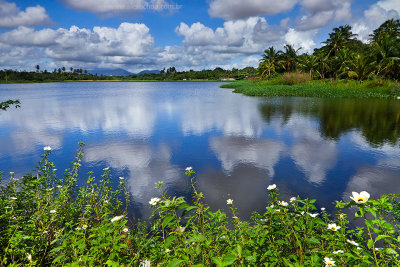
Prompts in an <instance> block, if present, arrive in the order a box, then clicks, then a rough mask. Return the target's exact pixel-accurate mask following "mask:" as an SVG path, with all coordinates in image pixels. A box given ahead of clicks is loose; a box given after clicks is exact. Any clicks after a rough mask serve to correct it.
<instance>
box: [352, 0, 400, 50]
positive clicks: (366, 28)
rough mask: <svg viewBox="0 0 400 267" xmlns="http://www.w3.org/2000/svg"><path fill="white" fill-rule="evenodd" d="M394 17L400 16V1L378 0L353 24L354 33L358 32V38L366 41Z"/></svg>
mask: <svg viewBox="0 0 400 267" xmlns="http://www.w3.org/2000/svg"><path fill="white" fill-rule="evenodd" d="M392 18H394V19H399V18H400V5H399V2H398V1H397V0H383V1H378V2H377V3H375V4H373V5H371V6H370V7H369V8H368V9H367V10H365V11H364V17H362V18H359V19H358V20H356V21H355V22H354V23H353V24H352V27H353V33H355V34H358V39H360V40H361V41H363V42H366V41H367V40H368V39H369V35H370V34H371V33H372V32H373V30H375V29H377V28H378V27H379V26H380V25H381V24H382V23H383V22H385V21H386V20H388V19H392Z"/></svg>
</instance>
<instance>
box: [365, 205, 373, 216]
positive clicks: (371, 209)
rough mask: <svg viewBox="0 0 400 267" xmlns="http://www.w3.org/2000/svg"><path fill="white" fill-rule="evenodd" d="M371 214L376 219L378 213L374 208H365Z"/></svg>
mask: <svg viewBox="0 0 400 267" xmlns="http://www.w3.org/2000/svg"><path fill="white" fill-rule="evenodd" d="M365 208H366V209H367V210H368V211H369V212H371V214H372V216H374V217H375V218H376V211H375V209H374V208H371V207H365Z"/></svg>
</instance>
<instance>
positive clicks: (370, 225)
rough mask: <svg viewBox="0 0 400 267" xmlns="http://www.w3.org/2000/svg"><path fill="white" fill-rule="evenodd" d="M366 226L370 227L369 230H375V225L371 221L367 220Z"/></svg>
mask: <svg viewBox="0 0 400 267" xmlns="http://www.w3.org/2000/svg"><path fill="white" fill-rule="evenodd" d="M365 224H366V225H367V226H368V227H369V228H374V223H373V222H372V221H370V220H365Z"/></svg>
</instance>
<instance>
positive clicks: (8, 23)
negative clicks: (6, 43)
mask: <svg viewBox="0 0 400 267" xmlns="http://www.w3.org/2000/svg"><path fill="white" fill-rule="evenodd" d="M49 24H52V22H51V20H50V18H49V16H48V15H47V13H46V10H45V9H44V8H43V7H41V6H40V5H36V6H34V7H27V8H26V9H25V11H21V10H20V9H19V8H18V7H17V6H16V4H15V3H10V2H7V1H4V0H0V28H3V29H10V28H15V27H18V26H38V25H49Z"/></svg>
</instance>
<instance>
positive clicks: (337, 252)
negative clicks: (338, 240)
mask: <svg viewBox="0 0 400 267" xmlns="http://www.w3.org/2000/svg"><path fill="white" fill-rule="evenodd" d="M332 253H333V254H339V253H344V251H343V250H341V249H340V250H336V251H334V252H332Z"/></svg>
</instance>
